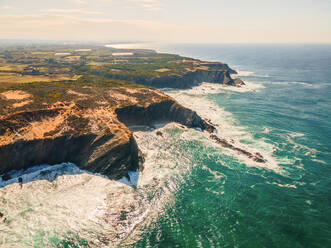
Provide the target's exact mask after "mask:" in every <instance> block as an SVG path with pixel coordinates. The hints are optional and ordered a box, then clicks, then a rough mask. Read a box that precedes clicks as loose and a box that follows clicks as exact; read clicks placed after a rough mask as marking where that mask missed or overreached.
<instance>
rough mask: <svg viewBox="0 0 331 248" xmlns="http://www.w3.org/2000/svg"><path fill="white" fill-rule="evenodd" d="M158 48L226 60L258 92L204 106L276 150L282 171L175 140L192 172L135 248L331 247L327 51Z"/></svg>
mask: <svg viewBox="0 0 331 248" xmlns="http://www.w3.org/2000/svg"><path fill="white" fill-rule="evenodd" d="M161 50H163V51H168V52H176V53H180V54H182V55H187V56H191V57H198V58H201V59H205V60H214V61H222V62H227V63H228V64H229V65H230V66H232V67H234V68H235V69H237V70H239V71H240V72H241V74H242V75H243V76H241V78H242V79H244V80H245V81H248V82H253V83H255V84H260V85H263V86H264V88H261V89H259V90H257V91H249V92H234V91H225V90H223V91H220V92H218V93H212V94H209V95H208V96H206V98H207V99H208V100H209V101H210V102H211V103H215V104H217V105H218V106H219V107H221V108H223V109H224V110H225V111H227V112H229V113H231V114H232V117H233V120H234V124H235V125H236V126H240V127H243V128H244V130H245V132H247V133H248V134H250V135H251V136H252V138H253V140H254V141H256V143H261V142H262V144H266V146H267V145H270V146H271V147H273V151H272V156H273V157H274V158H275V159H276V160H277V161H278V164H279V167H280V168H281V171H275V170H271V169H269V168H268V167H267V166H266V167H265V168H261V167H260V168H257V167H252V166H247V165H246V164H245V162H243V161H240V160H238V159H237V158H235V157H233V156H231V155H229V154H226V153H223V152H222V149H220V148H217V147H215V146H212V145H208V144H207V143H203V142H198V141H196V140H185V141H182V142H181V143H178V142H177V144H176V145H177V146H178V148H177V149H181V150H182V153H181V154H182V156H187V157H190V159H191V163H192V167H191V169H190V170H189V171H187V172H184V173H183V175H182V177H181V179H180V180H178V182H177V183H178V186H179V187H177V189H178V190H176V191H175V192H174V199H175V200H174V201H171V203H170V202H169V204H166V205H165V206H164V207H163V209H162V211H161V212H160V213H159V215H158V217H157V220H156V221H154V222H153V223H152V224H149V225H147V226H145V227H144V228H143V229H142V233H141V235H140V236H139V239H138V241H137V242H136V243H135V247H331V181H330V179H331V143H330V140H331V45H172V46H165V47H162V49H161ZM174 137H175V134H174ZM241 142H242V143H251V145H253V146H254V144H255V142H252V141H251V140H246V139H245V138H243V139H242V140H241ZM183 178H184V180H183Z"/></svg>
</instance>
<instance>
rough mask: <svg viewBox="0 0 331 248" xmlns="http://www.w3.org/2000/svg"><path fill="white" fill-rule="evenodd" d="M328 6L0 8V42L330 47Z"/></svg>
mask: <svg viewBox="0 0 331 248" xmlns="http://www.w3.org/2000/svg"><path fill="white" fill-rule="evenodd" d="M330 11H331V1H330V0H291V1H285V0H279V1H271V0H270V1H262V0H251V1H245V0H234V1H231V2H228V1H223V0H209V1H201V0H192V1H188V0H182V1H174V0H168V1H165V0H122V1H120V0H94V1H91V0H58V1H56V2H49V1H41V0H34V1H30V2H27V1H23V0H15V1H12V0H1V1H0V30H1V39H10V40H21V39H24V40H70V41H77V40H87V41H91V42H93V41H117V42H119V41H131V40H134V41H136V42H140V41H150V42H171V43H331V32H330V30H331V15H330V14H329V13H330Z"/></svg>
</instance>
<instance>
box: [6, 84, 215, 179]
mask: <svg viewBox="0 0 331 248" xmlns="http://www.w3.org/2000/svg"><path fill="white" fill-rule="evenodd" d="M33 86H34V87H33ZM36 86H38V87H36ZM0 103H2V105H3V106H4V105H6V107H5V108H3V109H2V111H0V174H3V173H6V172H8V171H10V170H19V169H26V168H28V167H30V166H33V165H38V164H58V163H62V162H72V163H75V164H76V165H77V166H78V167H79V168H81V169H84V170H87V171H90V172H94V173H101V174H103V175H106V176H108V177H109V178H111V179H119V178H121V177H123V176H126V175H127V173H128V171H133V170H137V169H138V168H139V167H140V166H141V163H142V161H143V158H142V157H141V154H140V151H139V148H138V147H137V144H136V141H135V139H134V137H133V134H132V131H131V130H130V129H129V127H128V126H136V125H147V126H153V125H154V124H156V123H166V122H172V121H174V122H178V123H181V124H183V125H186V126H187V127H199V128H201V129H203V130H206V129H207V130H211V131H212V130H213V127H212V126H211V125H210V124H208V123H207V122H205V121H204V120H202V119H201V118H200V117H199V116H198V115H197V114H196V113H195V112H193V111H191V110H189V109H187V108H184V107H182V106H181V105H179V104H178V103H177V102H176V101H175V100H173V99H172V98H170V97H168V96H167V95H165V94H163V93H162V92H159V91H157V90H154V89H150V88H145V87H109V86H100V85H99V86H98V85H94V87H91V86H89V85H82V84H79V83H71V84H67V85H65V84H61V83H53V84H52V85H47V86H46V85H45V84H39V85H38V84H34V85H29V87H27V86H25V87H20V90H7V91H3V92H2V93H1V94H0ZM140 168H142V167H140Z"/></svg>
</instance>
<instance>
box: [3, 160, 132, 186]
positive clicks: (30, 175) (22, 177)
mask: <svg viewBox="0 0 331 248" xmlns="http://www.w3.org/2000/svg"><path fill="white" fill-rule="evenodd" d="M80 174H89V175H93V176H98V177H102V178H104V179H107V180H111V179H109V178H108V177H106V176H103V175H101V174H97V173H92V172H88V171H85V170H81V169H79V168H78V167H77V166H76V165H75V164H73V163H62V164H58V165H53V166H51V165H38V166H33V167H30V168H28V169H26V170H18V171H15V170H13V171H10V172H8V173H5V174H2V175H0V188H3V187H6V186H8V185H10V184H18V186H19V187H21V188H23V186H24V184H27V183H30V182H34V181H42V180H47V181H49V182H53V181H55V180H56V179H57V178H58V177H59V176H63V175H80ZM138 178H139V172H138V171H137V172H128V175H126V176H125V177H123V178H121V179H120V180H118V181H119V182H121V183H124V184H126V185H129V186H131V187H134V188H135V187H136V185H137V182H138Z"/></svg>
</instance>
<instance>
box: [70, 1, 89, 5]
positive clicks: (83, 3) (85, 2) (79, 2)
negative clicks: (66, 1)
mask: <svg viewBox="0 0 331 248" xmlns="http://www.w3.org/2000/svg"><path fill="white" fill-rule="evenodd" d="M71 1H72V2H74V3H77V4H81V5H86V4H88V2H87V1H84V0H71Z"/></svg>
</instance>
